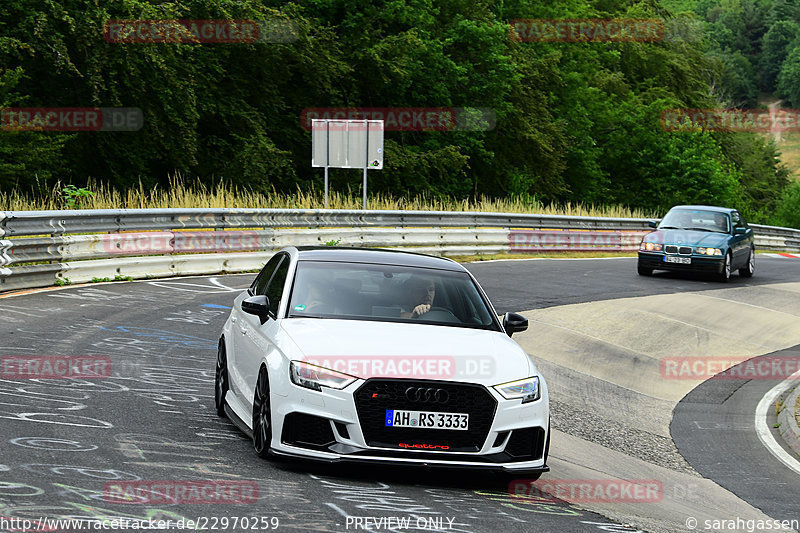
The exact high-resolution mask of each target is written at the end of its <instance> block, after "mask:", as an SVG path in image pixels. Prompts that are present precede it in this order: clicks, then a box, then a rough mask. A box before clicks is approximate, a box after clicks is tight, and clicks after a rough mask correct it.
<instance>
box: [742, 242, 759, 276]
mask: <svg viewBox="0 0 800 533" xmlns="http://www.w3.org/2000/svg"><path fill="white" fill-rule="evenodd" d="M755 272H756V251H755V250H753V249H752V248H751V249H750V256H749V257H748V258H747V266H745V267H744V268H740V269H739V275H740V276H742V277H743V278H752V277H753V274H755Z"/></svg>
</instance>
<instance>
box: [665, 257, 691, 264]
mask: <svg viewBox="0 0 800 533" xmlns="http://www.w3.org/2000/svg"><path fill="white" fill-rule="evenodd" d="M664 262H665V263H680V264H682V265H691V264H692V258H691V257H676V256H674V255H665V256H664Z"/></svg>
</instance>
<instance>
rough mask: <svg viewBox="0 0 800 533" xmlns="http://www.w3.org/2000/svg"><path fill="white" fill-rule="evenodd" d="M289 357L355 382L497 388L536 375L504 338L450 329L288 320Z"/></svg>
mask: <svg viewBox="0 0 800 533" xmlns="http://www.w3.org/2000/svg"><path fill="white" fill-rule="evenodd" d="M281 326H282V328H283V330H284V331H285V332H286V333H287V334H288V335H289V336H290V337H291V339H292V341H293V342H294V343H295V344H296V345H297V347H298V348H299V350H300V351H301V354H300V355H299V357H294V356H293V357H292V358H293V359H300V360H304V361H308V362H310V363H313V364H317V365H319V366H324V367H327V368H333V369H334V370H339V371H341V372H344V373H347V374H350V375H354V376H356V377H360V378H365V379H366V378H370V377H385V378H407V379H433V380H455V381H465V382H470V383H480V384H483V385H487V386H488V385H497V384H500V383H506V382H508V381H514V380H517V379H522V378H526V377H528V376H532V375H538V373H537V372H536V368H535V367H534V365H533V363H532V362H531V361H530V359H529V358H528V355H527V354H526V353H525V352H524V350H522V348H520V346H519V345H518V344H517V343H516V342H514V341H513V340H511V339H510V338H509V337H508V336H507V335H505V334H504V333H501V332H497V331H486V330H479V329H470V328H459V327H451V326H432V325H426V324H406V323H394V322H372V321H364V320H338V319H311V318H289V319H284V320H283V321H282V324H281Z"/></svg>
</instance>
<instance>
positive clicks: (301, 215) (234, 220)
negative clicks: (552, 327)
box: [0, 209, 800, 290]
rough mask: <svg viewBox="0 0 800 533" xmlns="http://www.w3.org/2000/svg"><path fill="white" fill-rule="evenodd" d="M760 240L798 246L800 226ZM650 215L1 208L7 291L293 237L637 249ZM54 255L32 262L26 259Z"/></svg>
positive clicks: (204, 269)
mask: <svg viewBox="0 0 800 533" xmlns="http://www.w3.org/2000/svg"><path fill="white" fill-rule="evenodd" d="M753 228H754V229H755V231H756V234H757V241H756V244H757V245H758V246H760V247H764V248H769V249H773V250H782V251H800V230H794V229H790V228H777V227H772V226H757V225H754V226H753ZM649 229H650V228H649V227H648V225H647V219H627V218H600V217H568V216H556V215H528V214H520V213H478V212H474V213H473V212H447V211H356V210H352V211H347V210H310V209H306V210H302V209H122V210H111V209H103V210H86V211H5V212H0V290H11V289H19V288H31V287H43V286H49V285H53V284H54V283H55V282H56V280H59V279H60V280H63V281H64V282H66V280H69V281H71V282H75V283H79V282H86V281H91V280H92V279H93V278H110V279H113V278H114V277H116V276H123V277H132V278H137V279H140V278H147V277H166V276H175V275H185V274H214V273H220V272H243V271H248V270H255V269H258V268H260V267H261V266H262V265H263V264H264V263H265V262H266V261H267V260H268V259H269V257H270V256H271V255H272V253H273V251H275V250H277V249H280V248H282V247H283V246H286V245H290V244H292V245H298V246H300V245H314V244H317V245H319V244H325V243H326V242H328V241H332V240H335V241H340V244H341V245H344V246H371V247H387V248H410V249H412V250H415V251H419V252H423V253H431V254H436V255H475V254H496V253H502V252H522V253H524V252H542V251H555V250H566V251H570V250H615V251H632V250H635V249H636V248H637V246H638V244H639V240H640V238H641V236H642V235H643V234H644V233H646V232H647V231H649ZM42 262H47V263H49V264H39V265H25V263H42Z"/></svg>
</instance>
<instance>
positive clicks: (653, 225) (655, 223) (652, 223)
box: [647, 220, 658, 228]
mask: <svg viewBox="0 0 800 533" xmlns="http://www.w3.org/2000/svg"><path fill="white" fill-rule="evenodd" d="M647 225H648V226H650V227H651V228H657V227H658V220H648V221H647Z"/></svg>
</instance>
